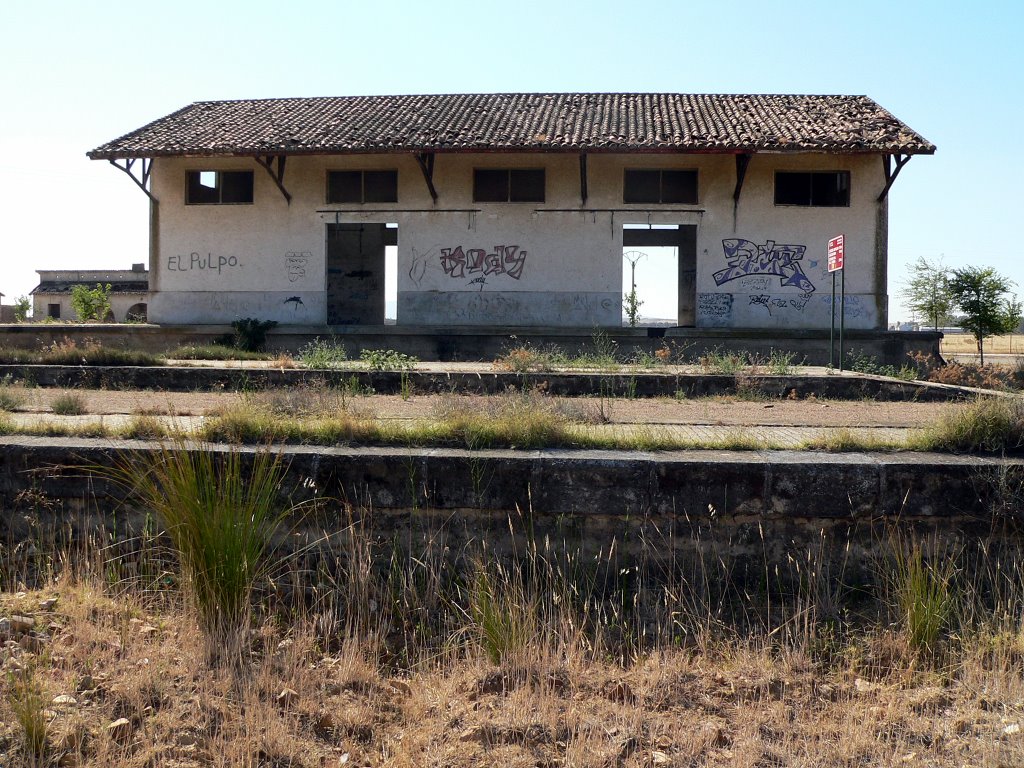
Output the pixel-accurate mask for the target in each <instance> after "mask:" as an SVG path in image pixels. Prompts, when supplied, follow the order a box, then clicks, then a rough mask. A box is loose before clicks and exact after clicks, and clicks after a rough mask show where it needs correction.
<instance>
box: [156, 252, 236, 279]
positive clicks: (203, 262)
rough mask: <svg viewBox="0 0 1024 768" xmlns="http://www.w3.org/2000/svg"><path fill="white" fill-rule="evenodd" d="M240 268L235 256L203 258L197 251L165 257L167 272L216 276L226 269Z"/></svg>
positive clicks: (207, 255) (206, 256)
mask: <svg viewBox="0 0 1024 768" xmlns="http://www.w3.org/2000/svg"><path fill="white" fill-rule="evenodd" d="M240 266H242V262H240V261H239V260H238V257H237V256H214V255H213V254H212V253H207V254H206V255H205V256H204V255H203V254H201V253H199V252H197V251H193V252H192V253H189V254H187V255H186V254H180V253H179V254H176V255H174V256H168V257H167V271H168V272H195V271H203V272H216V273H217V274H218V275H219V274H220V273H221V272H223V271H224V270H226V269H234V268H235V267H240Z"/></svg>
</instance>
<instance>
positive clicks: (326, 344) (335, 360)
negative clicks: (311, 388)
mask: <svg viewBox="0 0 1024 768" xmlns="http://www.w3.org/2000/svg"><path fill="white" fill-rule="evenodd" d="M347 360H348V353H347V352H345V347H344V346H343V345H341V344H340V343H338V342H336V341H330V340H327V339H320V338H317V339H314V340H313V341H311V342H309V343H308V344H306V345H305V346H304V347H302V349H300V350H299V362H300V363H301V364H302V366H303V367H304V368H314V369H323V368H336V367H338V366H340V365H341V364H342V363H344V362H346V361H347Z"/></svg>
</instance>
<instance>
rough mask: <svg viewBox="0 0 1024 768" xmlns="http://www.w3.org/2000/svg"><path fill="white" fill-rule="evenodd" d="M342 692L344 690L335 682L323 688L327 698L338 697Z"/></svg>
mask: <svg viewBox="0 0 1024 768" xmlns="http://www.w3.org/2000/svg"><path fill="white" fill-rule="evenodd" d="M343 690H345V689H344V688H343V687H342V685H341V683H339V682H338V681H337V680H332V681H331V682H329V683H328V684H327V685H325V686H324V693H326V694H327V695H328V696H338V695H340V694H341V692H342V691H343Z"/></svg>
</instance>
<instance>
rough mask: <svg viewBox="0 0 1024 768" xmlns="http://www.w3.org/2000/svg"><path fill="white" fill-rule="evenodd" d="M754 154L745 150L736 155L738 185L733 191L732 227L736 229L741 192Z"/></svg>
mask: <svg viewBox="0 0 1024 768" xmlns="http://www.w3.org/2000/svg"><path fill="white" fill-rule="evenodd" d="M753 156H754V155H753V153H751V152H744V153H742V154H739V155H736V187H735V188H734V189H733V191H732V228H733V229H736V211H737V209H738V208H739V205H740V194H741V193H742V192H743V182H744V181H745V180H746V178H747V168H748V166H749V165H750V158H752V157H753Z"/></svg>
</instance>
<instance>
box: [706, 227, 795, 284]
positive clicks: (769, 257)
mask: <svg viewBox="0 0 1024 768" xmlns="http://www.w3.org/2000/svg"><path fill="white" fill-rule="evenodd" d="M722 249H723V250H724V251H725V259H726V261H727V262H728V263H729V266H728V267H727V268H726V269H722V270H719V271H718V272H715V283H716V284H717V285H723V284H724V283H727V282H729V281H730V280H736V279H738V278H741V277H749V276H750V275H769V276H773V277H778V278H779V285H780V286H782V287H786V286H792V287H794V288H797V289H799V290H800V291H801V292H802V293H813V292H814V283H812V282H811V280H810V278H808V277H807V275H805V274H804V270H803V267H802V266H801V265H800V261H801V260H802V259H803V257H804V253H805V252H806V251H807V246H806V245H784V244H781V243H776V242H775V241H774V240H768V241H767V242H765V243H764V245H758V244H757V243H755V242H753V241H751V240H744V239H743V238H741V237H731V238H728V239H726V240H723V241H722Z"/></svg>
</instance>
